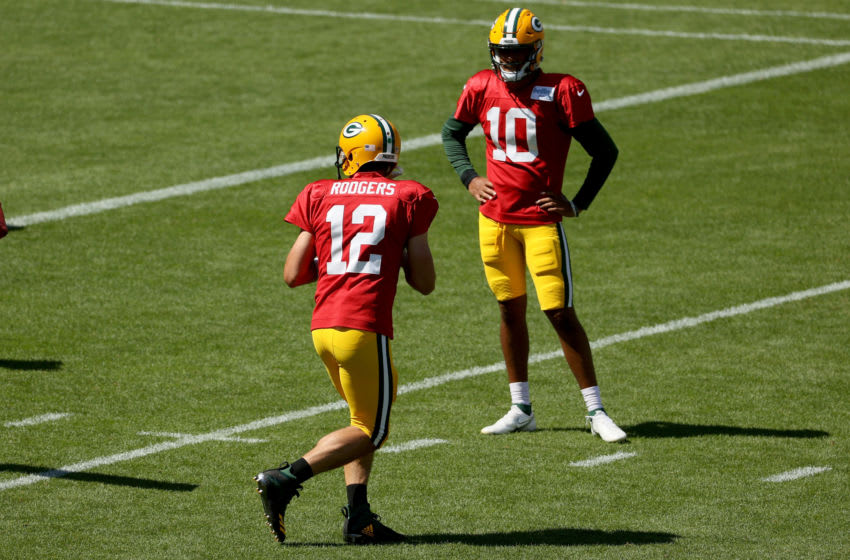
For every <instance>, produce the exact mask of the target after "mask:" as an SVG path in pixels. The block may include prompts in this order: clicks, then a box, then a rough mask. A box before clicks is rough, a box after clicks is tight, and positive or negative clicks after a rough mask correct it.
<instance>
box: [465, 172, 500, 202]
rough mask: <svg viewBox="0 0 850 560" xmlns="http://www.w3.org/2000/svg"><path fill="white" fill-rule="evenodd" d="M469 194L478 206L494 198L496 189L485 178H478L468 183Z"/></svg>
mask: <svg viewBox="0 0 850 560" xmlns="http://www.w3.org/2000/svg"><path fill="white" fill-rule="evenodd" d="M469 194H471V195H472V196H473V197H475V200H477V201H478V202H479V203H480V204H484V203H485V202H487V201H489V200H492V199H494V198H496V189H494V188H493V183H491V182H490V179H488V178H487V177H482V176H480V175H479V176H478V177H476V178H475V179H473V180H472V181H470V182H469Z"/></svg>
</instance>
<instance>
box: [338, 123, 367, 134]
mask: <svg viewBox="0 0 850 560" xmlns="http://www.w3.org/2000/svg"><path fill="white" fill-rule="evenodd" d="M361 132H363V125H362V124H361V123H360V122H357V121H355V122H352V123H348V124H347V125H346V126H345V128H343V129H342V135H343V136H344V137H345V138H354V137H355V136H357V135H358V134H360V133H361Z"/></svg>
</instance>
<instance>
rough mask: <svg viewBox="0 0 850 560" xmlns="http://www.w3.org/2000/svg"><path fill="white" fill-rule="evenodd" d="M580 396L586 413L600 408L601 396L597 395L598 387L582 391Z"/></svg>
mask: <svg viewBox="0 0 850 560" xmlns="http://www.w3.org/2000/svg"><path fill="white" fill-rule="evenodd" d="M581 396H582V397H584V405H585V406H586V407H587V411H588V412H593V411H594V410H597V409H599V408H602V396H601V395H600V394H599V386H598V385H594V386H593V387H587V388H586V389H582V390H581Z"/></svg>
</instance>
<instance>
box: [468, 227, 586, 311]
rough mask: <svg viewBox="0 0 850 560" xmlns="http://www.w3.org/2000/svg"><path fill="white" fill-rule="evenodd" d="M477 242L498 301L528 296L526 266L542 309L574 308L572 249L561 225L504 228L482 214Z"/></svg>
mask: <svg viewBox="0 0 850 560" xmlns="http://www.w3.org/2000/svg"><path fill="white" fill-rule="evenodd" d="M478 242H479V245H480V247H481V260H482V261H483V262H484V275H485V276H486V277H487V283H488V284H489V285H490V289H491V290H492V291H493V294H494V295H495V296H496V299H497V300H499V301H508V300H511V299H514V298H518V297H520V296H524V295H525V294H526V285H525V269H526V266H527V267H528V271H529V273H530V274H531V280H532V282H534V289H535V290H536V291H537V299H538V300H539V302H540V309H542V310H544V311H547V310H549V309H561V308H564V307H572V306H573V276H572V270H571V269H570V249H569V247H568V246H567V236H566V235H565V234H564V228H563V227H562V226H561V224H560V222H559V223H555V224H546V225H517V224H502V223H499V222H496V221H494V220H491V219H490V218H488V217H487V216H485V215H483V214H479V215H478Z"/></svg>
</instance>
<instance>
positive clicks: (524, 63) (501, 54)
mask: <svg viewBox="0 0 850 560" xmlns="http://www.w3.org/2000/svg"><path fill="white" fill-rule="evenodd" d="M489 46H490V60H491V61H492V63H493V70H494V71H495V72H496V74H498V76H499V77H500V78H501V79H502V80H503V81H505V82H518V81H520V80H522V79H523V78H525V77H526V76H528V75H529V74H531V73H532V72H534V71H535V70H537V69H538V68H540V61H542V60H543V24H542V23H540V20H539V19H538V18H537V16H535V15H534V14H533V13H531V11H529V10H525V9H523V8H511V9H509V10H505V11H504V12H503V13H502V14H501V15H500V16H499V17H497V18H496V21H494V22H493V27H492V28H491V29H490V41H489Z"/></svg>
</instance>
